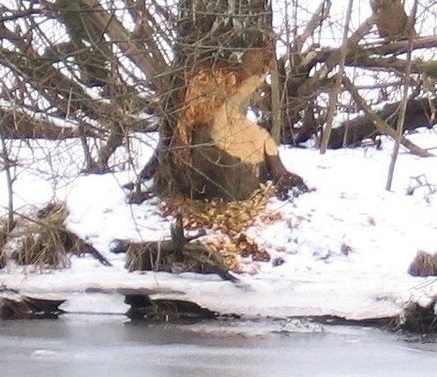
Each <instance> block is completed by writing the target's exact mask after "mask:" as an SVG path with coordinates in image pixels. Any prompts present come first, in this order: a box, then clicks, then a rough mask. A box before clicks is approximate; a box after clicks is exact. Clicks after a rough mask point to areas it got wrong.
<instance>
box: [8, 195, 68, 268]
mask: <svg viewBox="0 0 437 377" xmlns="http://www.w3.org/2000/svg"><path fill="white" fill-rule="evenodd" d="M67 215H68V211H67V208H66V206H65V204H64V203H50V204H48V205H47V206H45V207H44V208H42V209H41V210H39V211H38V213H37V216H36V218H34V219H32V218H26V219H24V220H23V221H22V222H21V224H20V225H19V227H18V230H19V232H20V233H21V234H22V235H21V236H19V240H20V242H19V244H20V246H19V247H18V248H17V249H16V250H15V251H14V252H13V253H12V259H13V260H14V261H15V262H17V263H18V264H20V265H36V266H39V267H56V268H64V267H69V266H70V259H69V258H68V255H67V254H68V252H69V251H70V249H71V240H69V239H68V236H67V234H66V229H65V225H64V222H65V219H66V217H67Z"/></svg>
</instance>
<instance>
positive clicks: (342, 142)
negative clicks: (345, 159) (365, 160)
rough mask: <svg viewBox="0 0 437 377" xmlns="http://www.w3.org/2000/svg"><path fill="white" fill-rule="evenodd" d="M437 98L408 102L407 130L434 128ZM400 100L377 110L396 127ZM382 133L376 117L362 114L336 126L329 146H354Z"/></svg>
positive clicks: (405, 127) (336, 147)
mask: <svg viewBox="0 0 437 377" xmlns="http://www.w3.org/2000/svg"><path fill="white" fill-rule="evenodd" d="M436 106H437V100H432V101H430V100H428V99H411V100H409V101H408V103H407V110H406V113H405V126H404V130H405V132H408V131H412V130H415V129H417V128H419V127H427V128H432V127H433V126H434V125H435V124H436V120H437V119H436V118H435V110H434V109H433V107H434V108H436ZM398 109H399V102H396V103H390V104H387V105H385V106H384V107H383V109H381V110H379V111H377V112H376V114H377V115H378V116H379V117H381V118H382V119H383V120H385V122H386V123H387V124H388V125H389V126H390V127H391V128H393V130H394V129H396V124H397V121H398ZM379 135H382V132H381V131H380V130H379V129H378V128H377V127H376V125H375V121H374V119H373V118H372V117H371V116H370V115H362V116H358V117H356V118H353V119H351V120H349V121H345V122H343V123H342V124H341V125H340V126H339V127H337V128H334V129H333V130H332V133H331V138H330V140H329V144H328V147H329V148H332V149H338V148H342V147H354V146H357V145H360V143H361V142H362V141H363V140H364V139H367V138H375V137H376V136H379Z"/></svg>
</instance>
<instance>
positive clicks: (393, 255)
mask: <svg viewBox="0 0 437 377" xmlns="http://www.w3.org/2000/svg"><path fill="white" fill-rule="evenodd" d="M413 138H414V141H415V142H416V143H417V144H419V145H420V146H422V147H431V146H435V145H437V136H436V135H435V133H434V131H425V133H422V134H417V135H413ZM66 143H67V142H66ZM75 148H78V145H77V144H74V145H70V146H68V147H67V146H66V145H63V146H62V147H60V146H59V144H58V145H57V146H54V147H53V148H51V147H50V144H46V145H44V146H42V147H41V156H40V158H35V154H37V152H38V150H37V151H35V150H34V151H33V152H32V153H33V154H32V156H27V157H26V158H28V160H27V161H26V164H25V163H24V159H25V157H22V155H20V153H22V150H20V151H17V158H18V159H19V160H20V161H22V162H23V163H22V164H21V166H26V168H25V169H24V168H23V169H20V168H17V179H16V182H15V183H14V193H15V198H16V200H15V201H16V210H17V212H20V211H25V210H26V209H27V208H30V207H32V206H35V207H36V208H37V207H38V206H39V205H41V204H43V203H46V202H48V201H50V200H53V199H57V200H63V201H65V202H66V204H67V206H68V209H69V213H70V215H69V217H68V224H67V226H68V228H69V229H70V230H72V231H74V232H75V233H76V234H78V235H79V236H81V237H83V238H84V239H86V240H87V241H88V242H90V243H91V244H92V245H93V246H94V247H95V248H96V249H97V250H99V251H100V252H101V253H102V254H103V255H104V256H105V257H106V258H107V259H108V260H110V261H111V263H112V264H113V266H112V267H106V266H103V265H101V264H100V263H99V262H98V261H96V260H94V259H93V258H92V257H88V256H87V257H83V258H78V257H72V263H71V267H70V268H67V269H61V270H44V271H41V270H40V269H35V268H33V267H29V266H28V267H20V266H16V265H14V264H13V263H9V264H8V266H7V267H5V268H4V269H3V270H0V286H1V287H3V288H5V289H6V288H7V289H14V290H18V291H20V292H22V293H23V294H29V295H31V294H34V295H55V296H56V295H57V296H61V297H63V298H65V299H67V300H68V301H67V303H66V304H65V305H64V307H65V309H66V310H69V311H90V310H91V311H101V312H120V313H122V312H125V311H126V308H127V306H126V305H125V304H124V303H123V296H122V294H121V293H120V292H123V290H126V289H128V290H129V289H132V290H140V291H144V292H148V293H151V292H152V293H154V294H155V295H156V296H159V297H170V298H178V299H183V300H188V301H193V302H195V303H197V304H199V305H201V306H204V307H206V308H208V309H210V310H213V311H217V312H219V313H222V314H225V313H234V314H239V315H246V316H258V315H259V316H271V317H291V316H321V315H332V316H339V317H343V318H346V319H367V318H382V317H392V316H396V315H398V314H399V313H400V312H401V311H402V309H403V308H404V307H405V305H406V303H407V302H408V301H410V300H414V301H418V302H420V303H421V304H423V305H426V304H428V303H429V302H431V301H432V299H433V298H434V296H437V283H436V279H435V278H418V277H412V276H410V275H409V274H408V273H407V270H408V266H409V264H410V263H411V261H412V260H413V258H414V256H415V255H416V253H417V251H418V250H427V251H429V252H433V251H435V250H437V242H436V236H435V235H436V229H437V197H436V195H435V194H433V193H432V192H430V190H429V188H430V187H431V186H423V187H419V188H417V189H416V190H415V191H414V194H413V195H406V193H407V191H408V188H409V186H410V184H411V182H414V179H413V180H412V179H411V177H417V176H420V175H423V176H424V177H426V179H427V181H428V182H429V183H430V184H437V169H435V166H437V165H436V164H437V158H434V157H432V158H427V159H423V158H418V157H415V156H412V155H411V154H409V153H407V152H406V151H402V152H401V154H400V156H399V159H398V163H397V167H396V171H395V180H394V185H393V189H392V191H391V192H387V191H385V190H384V186H385V181H386V175H387V171H388V165H389V159H390V153H391V142H390V141H387V140H385V141H384V142H383V144H382V150H375V149H373V148H367V149H354V150H350V149H346V150H337V151H328V152H327V154H325V155H320V154H319V152H318V151H317V150H312V149H306V150H305V149H291V148H286V147H284V148H282V149H281V158H282V159H283V161H284V163H285V165H286V166H287V167H289V168H290V169H291V170H293V171H295V172H296V173H298V174H299V175H301V176H302V177H304V179H306V182H307V184H308V185H309V186H311V187H314V188H315V190H314V191H312V192H310V193H307V194H304V195H302V196H300V197H298V198H294V199H292V200H289V201H285V202H282V201H278V200H277V199H274V198H272V199H270V201H269V203H268V206H267V210H268V211H271V212H272V213H280V214H281V216H280V218H278V219H277V220H276V221H274V222H273V223H271V224H265V223H263V222H261V221H256V222H255V223H254V224H253V225H252V226H251V227H250V228H249V229H248V230H247V234H248V235H250V236H251V237H252V238H253V239H254V240H255V241H256V242H257V243H258V245H260V246H261V247H263V248H265V250H266V251H268V252H269V253H270V255H271V256H272V260H274V259H275V258H277V257H281V258H282V260H283V261H284V263H282V264H280V265H277V266H275V265H274V264H273V263H272V262H271V261H270V262H253V261H251V260H244V259H243V260H242V261H241V264H242V271H243V273H241V274H239V275H238V278H239V280H240V282H239V283H237V284H234V283H232V282H228V281H223V280H221V279H220V278H219V277H218V276H215V275H200V274H193V273H182V274H170V273H164V272H159V273H155V272H146V273H140V272H132V273H129V272H128V271H127V270H126V269H125V268H124V255H116V254H112V253H111V252H110V246H111V242H112V241H113V240H114V239H131V240H136V241H144V240H146V241H149V240H161V239H164V238H167V237H169V225H170V223H171V221H172V218H170V217H166V218H164V217H162V215H161V213H160V211H159V210H158V205H159V199H157V198H152V199H151V200H149V201H148V202H145V203H143V204H141V205H128V204H126V200H125V192H124V191H123V189H122V188H121V186H122V184H124V183H126V182H128V181H130V180H132V178H133V177H134V172H133V171H122V172H118V173H112V174H106V175H88V176H83V175H79V174H78V170H79V168H80V167H78V166H76V161H77V155H76V154H75V153H76V152H75V150H76V149H75ZM47 151H50V152H47ZM77 153H79V152H77ZM120 153H122V152H120ZM148 155H150V150H149V149H147V148H146V150H144V149H143V150H141V149H138V151H137V155H136V157H135V158H137V160H138V166H140V165H141V163H144V162H145V161H147V156H148ZM29 164H30V165H29ZM29 166H31V168H29ZM54 170H55V171H56V176H55V177H53V174H52V173H53V172H54ZM0 174H1V175H0V178H1V179H0V204H1V206H2V207H3V208H4V209H3V211H4V212H5V211H6V210H5V208H6V205H7V191H6V184H5V181H4V179H5V177H4V172H2V173H0ZM102 293H104V294H102ZM109 293H112V294H109Z"/></svg>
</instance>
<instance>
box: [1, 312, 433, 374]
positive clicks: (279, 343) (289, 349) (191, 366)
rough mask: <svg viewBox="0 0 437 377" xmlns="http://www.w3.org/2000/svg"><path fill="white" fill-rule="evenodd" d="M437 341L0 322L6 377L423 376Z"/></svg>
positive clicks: (312, 331)
mask: <svg viewBox="0 0 437 377" xmlns="http://www.w3.org/2000/svg"><path fill="white" fill-rule="evenodd" d="M436 371H437V344H436V343H433V342H423V341H411V339H407V337H406V336H405V335H402V334H399V333H392V332H387V331H382V330H378V329H372V328H358V327H341V326H321V325H314V324H308V323H307V324H305V323H302V322H297V321H282V322H281V321H235V320H233V321H212V322H203V323H198V324H189V325H188V324H184V325H173V324H153V325H151V324H146V323H145V322H129V321H126V320H125V318H124V317H122V316H93V315H70V316H63V317H61V319H58V320H34V321H0V376H2V377H39V376H41V377H42V376H43V377H79V376H80V377H100V376H101V377H125V376H126V377H136V376H141V377H148V376H153V377H176V376H178V377H180V376H184V377H194V376H199V377H213V376H214V377H215V376H220V377H258V376H259V377H265V376H268V377H282V376H283V377H290V376H302V377H319V376H320V377H321V376H324V377H328V376H329V377H331V376H342V377H372V376H381V377H403V376H405V377H407V376H408V377H421V376H426V377H429V376H432V375H435V373H436Z"/></svg>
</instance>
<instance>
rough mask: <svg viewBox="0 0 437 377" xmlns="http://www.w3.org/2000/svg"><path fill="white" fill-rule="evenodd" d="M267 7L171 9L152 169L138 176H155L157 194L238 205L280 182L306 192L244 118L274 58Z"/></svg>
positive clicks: (263, 134) (250, 3)
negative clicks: (168, 59)
mask: <svg viewBox="0 0 437 377" xmlns="http://www.w3.org/2000/svg"><path fill="white" fill-rule="evenodd" d="M267 3H268V2H267V1H262V0H238V1H231V0H229V1H219V2H210V1H207V0H187V1H180V2H179V22H178V23H177V42H176V46H175V52H176V57H175V61H174V64H173V67H172V69H171V75H172V84H171V85H172V91H171V92H170V93H169V94H167V95H166V96H165V98H164V101H163V105H164V113H165V114H166V117H165V119H164V120H163V123H162V125H161V135H160V145H159V148H158V153H157V155H156V157H157V160H155V162H157V164H155V165H156V169H147V168H146V169H145V170H144V171H146V170H148V171H149V172H153V173H155V174H154V175H155V188H156V190H157V192H158V193H159V194H161V195H164V196H171V195H177V194H182V195H183V196H186V197H190V198H211V197H220V198H223V199H225V200H236V199H246V198H248V197H249V196H250V195H251V194H252V193H253V191H254V190H256V189H257V188H258V187H259V184H260V183H261V182H263V181H265V180H267V179H269V178H270V179H273V180H274V181H278V180H280V179H282V180H283V181H284V179H283V175H284V174H285V175H290V176H291V177H292V179H285V181H287V182H294V183H298V184H299V185H300V186H301V188H302V189H303V188H306V187H305V185H304V184H303V181H302V179H300V177H297V176H295V175H293V174H291V173H288V172H286V171H285V168H283V166H282V163H281V161H280V159H279V155H278V151H277V148H276V144H275V142H274V141H273V139H272V138H271V136H270V135H269V134H268V132H267V131H266V130H264V129H262V128H261V127H259V126H258V125H256V124H255V123H252V122H250V121H249V120H248V119H247V118H246V115H245V111H246V110H247V106H248V104H249V101H250V98H251V96H252V95H253V94H254V93H255V92H256V91H257V90H258V89H259V88H260V87H261V86H262V85H263V84H264V83H265V77H266V74H267V73H268V72H269V68H270V64H271V60H272V58H273V56H274V48H273V41H272V29H271V26H270V25H271V13H270V12H269V8H268V4H267ZM267 156H268V158H266V157H267ZM267 161H269V162H267ZM152 165H153V164H152ZM150 166H151V165H149V167H150ZM272 166H273V168H272ZM279 172H280V173H279ZM288 178H290V177H288ZM284 190H285V188H284ZM287 191H288V190H287Z"/></svg>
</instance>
